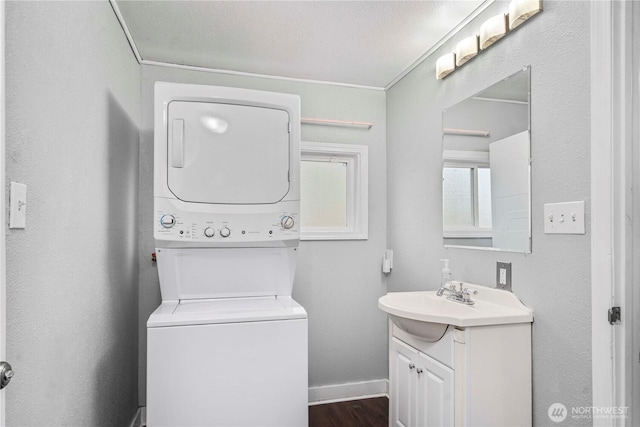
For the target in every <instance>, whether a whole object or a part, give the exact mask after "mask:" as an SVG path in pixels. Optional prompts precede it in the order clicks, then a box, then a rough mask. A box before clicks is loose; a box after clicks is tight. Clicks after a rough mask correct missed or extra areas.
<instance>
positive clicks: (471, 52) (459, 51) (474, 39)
mask: <svg viewBox="0 0 640 427" xmlns="http://www.w3.org/2000/svg"><path fill="white" fill-rule="evenodd" d="M477 54H478V36H477V35H474V36H471V37H467V38H466V39H463V40H462V41H461V42H459V43H458V44H457V45H456V65H457V66H458V67H459V66H461V65H462V64H464V63H465V62H467V61H468V60H470V59H471V58H473V57H474V56H476V55H477Z"/></svg>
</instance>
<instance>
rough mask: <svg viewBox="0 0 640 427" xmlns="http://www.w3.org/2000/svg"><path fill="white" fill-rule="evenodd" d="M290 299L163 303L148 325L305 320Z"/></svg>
mask: <svg viewBox="0 0 640 427" xmlns="http://www.w3.org/2000/svg"><path fill="white" fill-rule="evenodd" d="M306 318H307V312H306V311H305V309H304V308H303V307H302V306H301V305H300V304H298V303H297V302H296V301H294V300H293V299H292V298H291V297H255V298H220V299H211V300H182V301H163V302H162V304H161V305H160V307H158V308H157V309H156V311H154V312H153V313H152V314H151V316H150V317H149V320H148V321H147V327H148V328H155V327H162V326H186V325H209V324H216V323H240V322H261V321H272V320H291V319H306Z"/></svg>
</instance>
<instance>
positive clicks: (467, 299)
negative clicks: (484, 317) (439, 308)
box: [436, 282, 478, 305]
mask: <svg viewBox="0 0 640 427" xmlns="http://www.w3.org/2000/svg"><path fill="white" fill-rule="evenodd" d="M456 284H457V285H458V289H456ZM445 292H446V293H447V294H448V295H447V299H448V300H451V301H455V302H459V303H462V304H467V305H473V304H475V301H473V300H472V299H471V295H477V294H478V291H476V290H475V289H469V288H465V287H464V283H463V282H449V283H446V284H445V285H444V286H442V287H441V288H440V289H438V292H437V293H436V295H438V296H439V297H441V296H442V295H444V293H445Z"/></svg>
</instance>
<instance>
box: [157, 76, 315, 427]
mask: <svg viewBox="0 0 640 427" xmlns="http://www.w3.org/2000/svg"><path fill="white" fill-rule="evenodd" d="M154 132H155V135H154V141H155V154H154V161H155V166H154V224H155V225H154V238H155V241H156V255H157V265H158V274H159V278H160V289H161V294H162V304H161V305H160V307H158V308H157V309H156V310H155V311H154V312H153V314H152V315H151V316H150V317H149V320H148V321H147V425H148V426H306V425H308V374H307V370H308V369H307V368H308V344H307V313H306V311H305V310H304V308H303V307H302V306H300V305H299V304H298V303H297V302H296V301H294V300H293V299H292V298H291V291H292V288H293V277H294V273H295V267H296V251H297V247H298V242H299V221H298V217H299V205H300V197H299V194H300V189H299V162H300V151H299V150H300V100H299V98H298V97H297V96H294V95H288V94H277V93H269V92H262V91H252V90H246V89H237V88H226V87H214V86H199V85H186V84H175V83H163V82H158V83H156V87H155V126H154Z"/></svg>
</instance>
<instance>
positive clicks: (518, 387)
mask: <svg viewBox="0 0 640 427" xmlns="http://www.w3.org/2000/svg"><path fill="white" fill-rule="evenodd" d="M389 328H390V337H389V343H390V345H389V382H390V385H389V396H390V403H389V425H390V426H392V427H413V426H416V427H428V426H453V425H455V426H495V427H497V426H510V427H511V426H530V425H531V323H517V324H503V325H489V326H473V327H464V328H462V327H454V326H449V327H448V328H447V330H446V332H445V333H444V335H443V337H442V338H441V339H440V340H438V341H436V342H427V341H424V340H423V339H420V338H419V337H417V336H415V335H412V334H410V333H408V332H406V331H404V330H402V329H401V328H399V327H398V326H396V325H395V324H394V323H393V322H390V323H389Z"/></svg>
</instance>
